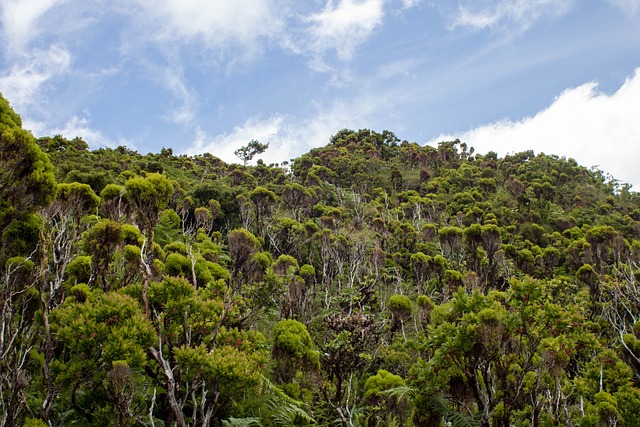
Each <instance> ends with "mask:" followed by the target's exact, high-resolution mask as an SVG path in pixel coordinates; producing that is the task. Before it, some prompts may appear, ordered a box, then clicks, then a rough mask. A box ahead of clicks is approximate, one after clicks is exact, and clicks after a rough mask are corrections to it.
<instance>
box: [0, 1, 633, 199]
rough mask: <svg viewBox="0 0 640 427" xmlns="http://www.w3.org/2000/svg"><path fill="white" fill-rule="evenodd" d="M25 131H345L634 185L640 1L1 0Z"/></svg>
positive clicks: (8, 80) (316, 139) (295, 138)
mask: <svg viewBox="0 0 640 427" xmlns="http://www.w3.org/2000/svg"><path fill="white" fill-rule="evenodd" d="M0 5H1V6H0V7H1V13H0V20H1V37H2V46H3V48H2V51H1V57H0V64H1V65H0V92H2V94H3V95H4V96H5V97H6V98H7V99H9V101H10V102H11V104H12V106H13V107H14V109H15V110H16V111H17V112H18V113H20V114H21V116H22V118H23V122H24V126H25V127H26V128H28V129H31V130H32V132H33V133H34V135H36V136H45V135H54V134H58V133H59V134H62V135H64V136H65V137H68V138H73V137H75V136H81V137H83V138H84V139H85V140H86V141H87V142H88V143H89V144H90V146H91V147H92V148H97V147H99V146H112V147H115V146H118V145H127V146H129V147H131V148H133V149H135V150H137V151H138V152H140V153H143V154H144V153H147V152H158V151H160V149H161V148H162V147H171V148H173V150H174V152H175V153H188V154H196V153H201V152H205V151H208V152H211V153H212V154H214V155H216V156H218V157H220V158H222V159H224V160H226V161H229V162H237V161H239V160H238V159H237V158H236V157H235V156H234V155H233V151H234V150H236V149H237V148H238V147H240V146H242V145H244V144H246V143H247V142H249V141H250V140H251V139H258V140H260V141H262V142H270V144H271V147H270V148H269V150H268V151H267V152H266V153H264V154H263V155H262V158H263V159H264V160H265V161H266V162H281V161H283V160H289V159H291V158H295V157H297V156H299V155H301V154H303V153H304V152H306V151H308V150H309V149H310V148H312V147H316V146H321V145H324V144H326V143H327V142H328V140H329V137H330V136H331V135H332V134H333V133H335V132H336V131H338V130H340V129H342V128H345V127H346V128H351V129H360V128H369V129H374V130H377V131H382V130H384V129H388V130H391V131H393V132H395V133H396V135H397V136H398V137H399V138H401V139H406V140H408V141H411V142H414V141H415V142H418V143H420V144H427V143H429V144H436V143H437V141H440V140H447V139H453V138H460V139H461V140H463V141H465V142H467V143H468V144H469V145H471V146H474V147H475V149H476V151H477V152H480V153H486V152H487V151H489V150H493V151H496V152H498V153H499V154H500V155H504V154H506V153H509V152H515V151H522V150H526V149H533V150H534V151H536V152H545V153H547V154H558V155H562V156H567V157H573V158H575V159H576V160H577V161H578V162H580V163H581V164H583V165H585V166H588V167H591V166H597V167H598V168H599V169H602V170H604V171H605V172H608V173H611V174H612V175H613V176H614V177H615V178H617V179H619V180H621V181H624V182H630V183H632V184H634V189H636V190H639V189H640V168H638V167H636V163H638V161H640V68H639V67H640V0H473V1H472V0H439V1H430V0H308V1H304V2H302V1H296V0H233V1H230V0H229V1H228V0H85V1H73V0H0Z"/></svg>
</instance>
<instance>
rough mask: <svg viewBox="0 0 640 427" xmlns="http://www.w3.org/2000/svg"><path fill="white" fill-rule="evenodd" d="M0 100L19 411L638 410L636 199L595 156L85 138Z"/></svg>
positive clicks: (500, 415)
mask: <svg viewBox="0 0 640 427" xmlns="http://www.w3.org/2000/svg"><path fill="white" fill-rule="evenodd" d="M0 110H1V111H0V113H1V114H0V195H1V198H0V231H1V232H2V244H1V247H0V269H1V271H2V279H1V281H0V303H1V305H0V310H1V313H0V322H1V325H0V332H1V336H0V409H1V410H0V413H1V414H2V418H1V420H0V421H1V422H0V425H1V426H14V425H30V426H43V425H50V426H62V425H79V426H82V425H100V426H111V425H117V426H134V425H144V426H161V425H165V426H171V425H177V426H187V425H189V426H254V425H255V426H258V425H265V426H287V425H288V426H306V425H321V426H329V425H340V426H391V425H405V426H418V427H422V426H440V425H444V423H450V424H451V425H454V426H460V425H462V426H470V425H479V426H511V425H518V426H528V425H534V426H554V425H581V426H614V425H618V426H619V425H623V426H636V425H640V416H639V415H640V323H639V322H637V314H638V312H639V310H640V289H638V287H637V284H636V282H635V280H636V278H638V275H639V274H640V268H639V265H638V262H639V261H640V195H639V194H638V193H635V192H632V191H630V188H629V186H628V185H625V184H620V183H617V182H616V181H613V180H611V179H608V178H607V177H606V176H605V175H604V174H603V173H602V172H600V171H597V170H591V169H587V168H585V167H583V166H580V165H579V164H577V163H576V162H575V161H574V160H572V159H566V158H559V157H557V156H553V155H547V154H542V153H538V154H535V153H534V152H533V151H527V152H522V153H516V154H513V155H508V156H505V157H503V158H500V157H498V156H497V155H496V154H495V153H492V152H490V153H486V154H478V153H475V152H474V150H473V148H471V147H468V146H467V145H466V144H464V143H461V142H460V141H449V142H442V143H440V144H439V145H438V146H437V147H430V146H426V147H423V146H420V145H418V144H416V143H409V142H407V141H401V140H400V139H399V138H397V137H396V136H395V135H394V134H393V133H391V132H388V131H384V132H382V133H378V132H374V131H371V130H360V131H352V130H347V129H344V130H341V131H339V132H338V133H337V134H335V135H333V136H332V137H331V138H330V141H329V143H328V145H326V146H325V147H321V148H315V149H313V150H311V151H310V152H309V153H307V154H304V155H302V156H301V157H299V158H297V159H295V160H293V161H292V163H291V164H289V163H284V164H282V165H266V164H264V163H263V162H261V161H259V160H258V162H257V164H256V165H255V166H246V163H247V162H246V159H242V160H243V163H245V164H243V165H240V164H227V163H225V162H223V161H221V160H220V159H218V158H216V157H215V156H214V155H213V154H204V155H199V156H193V157H191V156H185V155H180V156H176V155H174V154H173V151H172V150H171V149H170V148H166V149H162V150H161V152H160V153H158V154H147V155H141V154H139V153H136V152H134V151H132V150H129V149H127V148H125V147H118V148H116V149H111V148H101V149H98V150H93V151H91V150H89V147H88V145H87V143H86V142H85V141H83V140H82V139H79V138H76V139H73V140H68V139H65V138H64V137H62V136H54V137H45V138H40V139H37V140H36V139H35V138H34V137H33V136H32V135H31V134H30V133H28V132H27V131H25V130H23V129H22V127H21V120H20V117H19V116H18V115H17V114H15V112H13V110H11V108H10V106H9V104H8V103H7V102H6V101H5V100H4V99H0ZM252 142H253V141H252ZM255 143H257V144H259V143H258V142H257V141H255ZM247 153H249V152H248V151H247ZM241 154H242V153H241ZM247 155H248V154H247ZM249 160H250V158H249Z"/></svg>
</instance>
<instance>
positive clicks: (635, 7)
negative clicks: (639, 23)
mask: <svg viewBox="0 0 640 427" xmlns="http://www.w3.org/2000/svg"><path fill="white" fill-rule="evenodd" d="M607 2H608V3H611V4H612V5H614V6H615V7H617V8H618V9H620V10H621V11H622V12H624V13H625V14H627V15H638V14H640V0H607Z"/></svg>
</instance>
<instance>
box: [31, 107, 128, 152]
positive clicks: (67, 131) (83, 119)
mask: <svg viewBox="0 0 640 427" xmlns="http://www.w3.org/2000/svg"><path fill="white" fill-rule="evenodd" d="M23 127H24V128H25V129H28V130H30V131H31V132H32V133H33V134H34V135H35V136H36V137H40V136H45V135H48V136H53V135H62V136H63V137H64V138H67V139H73V138H76V137H80V138H82V139H83V140H84V141H85V142H86V143H87V144H89V147H91V149H96V148H99V147H115V146H116V145H127V146H132V144H131V143H130V141H127V140H124V139H123V140H118V141H114V140H112V139H111V138H109V137H108V136H106V135H105V134H104V133H103V132H102V131H100V130H98V129H95V128H94V127H93V126H92V124H91V117H90V115H89V113H88V112H86V111H85V112H84V114H83V115H82V116H76V115H74V116H72V117H71V118H70V119H69V120H68V121H67V122H66V123H65V124H64V125H63V126H61V127H60V126H57V125H51V124H49V123H46V122H42V121H35V120H31V119H29V118H27V119H24V120H23Z"/></svg>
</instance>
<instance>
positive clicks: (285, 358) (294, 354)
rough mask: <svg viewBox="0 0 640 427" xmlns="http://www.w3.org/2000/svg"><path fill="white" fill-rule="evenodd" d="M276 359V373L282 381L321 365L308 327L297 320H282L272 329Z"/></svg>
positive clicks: (284, 381)
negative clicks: (301, 371)
mask: <svg viewBox="0 0 640 427" xmlns="http://www.w3.org/2000/svg"><path fill="white" fill-rule="evenodd" d="M272 334H273V351H272V355H273V358H274V361H275V366H274V373H275V375H276V379H277V380H278V382H280V383H286V382H290V381H292V380H293V378H294V377H295V376H296V373H297V372H298V371H300V370H304V371H314V370H317V369H318V368H319V367H320V364H319V352H318V351H316V350H314V349H313V341H312V340H311V336H310V335H309V332H308V331H307V328H306V327H305V326H304V325H303V324H302V323H300V322H298V321H297V320H292V319H291V320H286V319H285V320H281V321H279V322H278V323H277V324H276V325H275V326H274V327H273V330H272Z"/></svg>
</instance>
